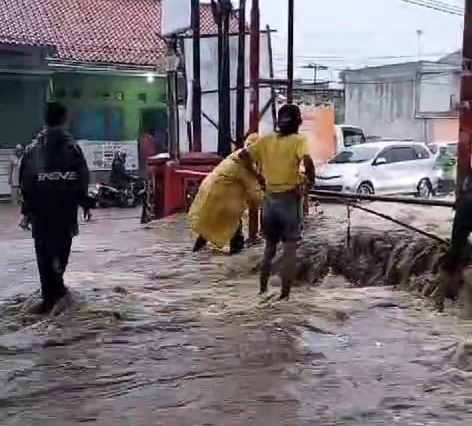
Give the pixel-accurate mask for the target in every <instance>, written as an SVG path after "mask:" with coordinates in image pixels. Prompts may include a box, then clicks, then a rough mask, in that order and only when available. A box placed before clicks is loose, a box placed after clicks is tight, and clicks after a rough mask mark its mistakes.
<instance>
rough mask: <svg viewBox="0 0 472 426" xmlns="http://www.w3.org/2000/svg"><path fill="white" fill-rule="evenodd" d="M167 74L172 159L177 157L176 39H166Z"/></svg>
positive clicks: (170, 152)
mask: <svg viewBox="0 0 472 426" xmlns="http://www.w3.org/2000/svg"><path fill="white" fill-rule="evenodd" d="M166 74H167V107H168V117H169V126H168V127H169V154H170V157H171V158H172V159H173V160H178V158H179V151H180V149H179V148H180V147H179V126H178V120H179V118H178V93H177V91H178V84H177V78H178V56H177V40H176V39H175V38H173V39H170V40H168V41H167V53H166Z"/></svg>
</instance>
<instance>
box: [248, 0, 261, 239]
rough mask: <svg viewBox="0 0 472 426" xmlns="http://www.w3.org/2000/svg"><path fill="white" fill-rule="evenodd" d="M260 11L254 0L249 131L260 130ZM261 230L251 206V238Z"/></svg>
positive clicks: (256, 212) (254, 209)
mask: <svg viewBox="0 0 472 426" xmlns="http://www.w3.org/2000/svg"><path fill="white" fill-rule="evenodd" d="M260 25H261V22H260V11H259V0H252V9H251V56H250V60H249V62H250V80H251V106H250V108H251V109H250V116H249V132H250V133H257V132H258V131H259V77H260V67H259V61H260ZM258 230H259V212H258V209H257V208H256V207H254V206H251V207H250V208H249V240H250V241H254V240H255V239H256V237H257V233H258Z"/></svg>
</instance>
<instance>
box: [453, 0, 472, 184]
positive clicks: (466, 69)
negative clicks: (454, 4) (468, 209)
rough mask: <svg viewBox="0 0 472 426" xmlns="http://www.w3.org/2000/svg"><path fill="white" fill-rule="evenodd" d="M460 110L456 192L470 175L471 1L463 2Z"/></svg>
mask: <svg viewBox="0 0 472 426" xmlns="http://www.w3.org/2000/svg"><path fill="white" fill-rule="evenodd" d="M462 56H463V58H462V81H461V98H460V100H461V103H460V106H461V109H460V115H459V145H458V155H457V182H456V191H457V192H458V191H460V189H461V188H462V184H463V182H464V179H465V177H466V176H467V175H468V174H470V173H471V164H470V161H471V154H472V147H471V141H472V0H465V11H464V37H463V48H462Z"/></svg>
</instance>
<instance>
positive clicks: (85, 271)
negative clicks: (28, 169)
mask: <svg viewBox="0 0 472 426" xmlns="http://www.w3.org/2000/svg"><path fill="white" fill-rule="evenodd" d="M342 213H343V212H341V213H340V212H339V211H330V212H328V211H327V212H325V216H326V217H327V218H328V219H325V220H323V221H315V228H317V229H316V232H315V233H312V232H311V231H310V229H307V231H306V238H307V239H310V238H311V239H313V240H314V239H315V238H320V235H324V236H325V237H327V238H328V239H329V238H330V233H333V234H336V235H338V236H339V233H338V231H339V229H341V230H342V232H344V226H345V225H344V223H343V221H344V216H343V214H342ZM133 216H134V218H132V217H133ZM2 218H3V219H0V233H1V239H0V253H1V256H0V270H1V278H2V280H1V283H2V286H1V290H0V292H1V293H0V294H1V299H2V303H1V305H0V379H1V382H2V387H1V388H0V424H1V425H2V426H16V425H22V426H23V425H37V426H41V425H51V426H55V425H78V424H91V425H97V426H108V425H110V426H111V425H113V426H120V425H123V426H124V425H126V426H129V425H136V426H138V425H145V426H154V425H155V426H161V425H162V426H168V425H176V426H203V425H205V426H210V425H211V426H220V425H221V426H223V425H224V426H233V425H234V426H237V425H238V426H239V425H241V426H242V425H244V426H245V425H256V426H266V425H270V426H274V425H283V426H292V425H293V426H304V425H327V426H328V425H343V426H369V425H382V424H398V425H402V426H409V425H411V426H413V425H448V426H456V425H457V426H462V425H470V422H471V420H472V408H471V407H472V405H471V403H472V362H471V361H470V360H471V359H472V358H470V355H469V354H470V353H472V351H471V350H470V348H469V345H468V343H467V339H466V337H467V336H466V334H467V324H466V323H464V322H460V321H459V320H458V319H457V318H456V317H455V316H454V315H452V314H451V313H452V312H451V311H449V312H448V313H447V314H438V313H436V312H434V311H433V310H431V309H430V308H429V307H428V303H427V302H426V301H425V300H424V299H422V298H420V297H418V296H415V295H412V294H411V293H406V292H402V291H394V290H393V289H391V288H390V287H369V288H353V286H352V284H351V283H349V282H347V281H346V280H345V279H344V278H342V277H340V276H336V275H334V274H332V273H329V272H328V274H327V275H326V276H324V278H323V279H322V280H321V281H320V282H319V283H318V284H317V285H316V286H307V285H302V286H300V287H299V288H297V289H295V292H294V295H293V298H292V300H291V301H290V302H283V303H279V302H277V301H276V300H275V299H276V294H277V291H278V289H277V288H276V287H274V288H273V294H272V296H271V297H268V298H264V299H260V298H259V297H258V296H257V295H256V293H257V275H256V273H255V270H256V269H257V264H258V261H259V258H260V254H261V249H260V247H253V248H250V249H248V250H246V251H245V252H244V253H243V254H241V255H239V256H236V257H232V258H229V257H227V256H225V255H223V254H219V253H212V252H210V251H208V252H204V253H201V254H199V255H193V254H192V253H190V249H191V245H192V241H191V238H190V235H189V234H188V232H187V230H186V228H185V220H184V218H183V217H173V218H170V219H168V220H165V221H161V222H158V223H156V224H153V225H152V226H148V227H144V228H143V227H141V226H140V225H139V224H138V221H139V213H137V212H133V211H131V212H130V211H125V212H123V211H122V212H116V211H107V212H99V213H97V214H96V218H95V220H94V221H93V222H92V223H89V224H86V225H84V226H83V227H82V233H81V236H80V237H79V238H78V239H77V240H76V241H75V244H74V250H73V255H72V258H71V265H70V268H69V271H68V274H67V283H68V285H69V286H70V288H71V289H72V291H73V298H74V303H73V305H72V307H70V308H68V309H67V310H66V311H64V312H63V313H61V314H59V315H58V316H57V317H48V318H34V317H32V316H31V315H29V314H28V313H27V310H26V307H27V306H28V304H29V303H30V302H29V299H32V298H33V299H34V298H35V297H36V296H31V295H32V294H33V292H34V290H35V289H36V287H37V273H36V268H35V264H34V257H33V250H32V244H31V240H30V239H29V238H28V236H27V234H25V233H24V232H22V231H19V230H17V229H14V228H13V227H12V226H11V224H13V223H15V221H16V218H14V214H13V213H12V212H3V216H2ZM362 222H364V221H362ZM309 253H310V251H309V250H308V251H307V256H308V255H309ZM314 260H315V258H314V259H313V262H314ZM305 264H307V265H309V264H310V261H305ZM276 281H277V280H274V284H276Z"/></svg>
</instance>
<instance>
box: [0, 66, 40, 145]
mask: <svg viewBox="0 0 472 426" xmlns="http://www.w3.org/2000/svg"><path fill="white" fill-rule="evenodd" d="M48 84H49V78H48V77H47V76H32V75H14V74H0V148H12V147H14V146H15V145H16V144H23V145H27V144H29V143H30V142H31V140H32V139H33V138H34V137H35V136H36V134H37V133H38V131H40V130H41V128H42V126H43V107H44V103H45V101H46V96H47V90H48Z"/></svg>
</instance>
